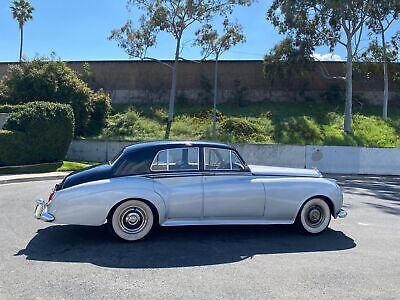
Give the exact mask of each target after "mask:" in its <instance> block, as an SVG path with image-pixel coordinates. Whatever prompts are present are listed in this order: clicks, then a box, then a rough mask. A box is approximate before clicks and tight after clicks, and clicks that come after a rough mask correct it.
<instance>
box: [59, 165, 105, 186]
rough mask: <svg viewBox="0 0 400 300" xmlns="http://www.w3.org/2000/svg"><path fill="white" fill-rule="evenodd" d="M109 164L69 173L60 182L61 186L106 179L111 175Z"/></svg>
mask: <svg viewBox="0 0 400 300" xmlns="http://www.w3.org/2000/svg"><path fill="white" fill-rule="evenodd" d="M111 174H112V172H111V165H101V166H96V167H92V168H89V169H86V170H83V171H79V172H73V173H71V174H69V175H68V176H67V177H65V179H64V180H63V182H62V183H61V188H62V189H66V188H69V187H71V186H74V185H78V184H81V183H85V182H90V181H96V180H101V179H107V178H110V177H111Z"/></svg>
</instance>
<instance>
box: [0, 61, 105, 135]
mask: <svg viewBox="0 0 400 300" xmlns="http://www.w3.org/2000/svg"><path fill="white" fill-rule="evenodd" d="M32 100H36V101H46V102H56V103H63V104H70V105H71V106H72V108H73V112H74V117H75V120H76V124H75V134H76V135H90V134H95V133H97V132H98V131H100V130H101V129H102V127H96V126H102V125H103V122H102V119H105V118H106V117H107V115H108V113H109V111H110V108H109V107H110V103H111V100H110V96H109V95H108V94H106V93H104V92H103V91H98V92H95V91H93V90H92V89H90V88H89V87H88V85H87V84H86V83H85V82H84V81H83V80H81V79H80V78H79V75H78V74H77V72H75V71H74V70H72V69H71V68H70V67H68V66H67V64H66V63H65V62H62V61H52V60H50V61H49V60H46V59H34V60H32V61H24V62H22V63H20V64H15V65H11V66H10V67H9V68H8V70H7V73H6V75H5V76H4V77H3V79H2V81H1V82H0V104H12V105H14V104H24V103H28V102H31V101H32ZM100 102H101V103H100Z"/></svg>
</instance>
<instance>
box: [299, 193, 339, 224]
mask: <svg viewBox="0 0 400 300" xmlns="http://www.w3.org/2000/svg"><path fill="white" fill-rule="evenodd" d="M316 198H318V199H322V200H324V201H325V202H326V204H328V206H329V211H330V213H331V215H332V216H333V217H335V206H334V204H333V201H332V199H331V198H329V197H328V196H326V195H314V196H311V197H308V198H307V199H306V200H304V201H303V203H302V204H301V205H300V207H299V209H298V210H297V215H296V220H297V218H298V217H299V215H300V212H301V209H302V208H303V206H304V205H305V204H306V203H307V202H308V201H310V200H312V199H316Z"/></svg>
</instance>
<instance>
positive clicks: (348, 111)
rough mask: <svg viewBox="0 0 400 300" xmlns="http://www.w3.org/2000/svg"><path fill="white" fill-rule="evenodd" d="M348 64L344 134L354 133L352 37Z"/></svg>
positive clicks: (348, 43) (348, 41)
mask: <svg viewBox="0 0 400 300" xmlns="http://www.w3.org/2000/svg"><path fill="white" fill-rule="evenodd" d="M346 48H347V62H346V104H345V109H344V132H345V133H347V134H349V133H351V132H352V128H351V127H352V126H351V121H352V106H353V49H352V45H351V37H348V38H347V46H346Z"/></svg>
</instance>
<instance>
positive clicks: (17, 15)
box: [10, 0, 35, 61]
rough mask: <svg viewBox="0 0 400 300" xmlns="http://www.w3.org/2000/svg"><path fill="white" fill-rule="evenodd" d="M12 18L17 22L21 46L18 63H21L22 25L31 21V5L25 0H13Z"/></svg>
mask: <svg viewBox="0 0 400 300" xmlns="http://www.w3.org/2000/svg"><path fill="white" fill-rule="evenodd" d="M10 8H11V11H12V15H13V18H14V19H15V20H17V21H18V26H19V30H20V34H21V38H20V39H21V44H20V48H19V61H22V47H23V44H24V25H25V23H26V22H27V21H29V20H32V18H33V17H32V13H33V11H34V10H35V9H34V8H33V7H32V5H31V4H30V3H29V2H28V1H25V0H14V1H13V5H12V6H11V7H10Z"/></svg>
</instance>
